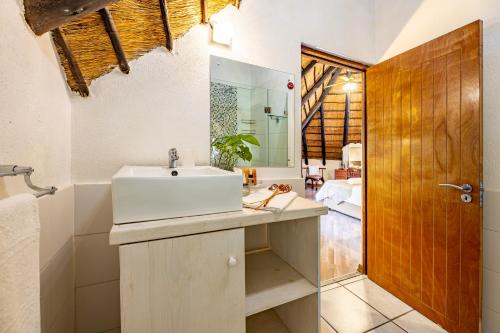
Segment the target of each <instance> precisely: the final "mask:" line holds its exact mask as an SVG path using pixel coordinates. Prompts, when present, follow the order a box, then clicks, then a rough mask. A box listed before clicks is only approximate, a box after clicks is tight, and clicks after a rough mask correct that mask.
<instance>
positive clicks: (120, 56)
mask: <svg viewBox="0 0 500 333" xmlns="http://www.w3.org/2000/svg"><path fill="white" fill-rule="evenodd" d="M99 14H101V18H102V21H103V22H104V26H105V27H106V32H107V33H108V36H109V39H110V40H111V44H112V45H113V50H115V54H116V59H117V60H118V66H119V67H120V70H121V71H122V72H123V73H125V74H128V73H129V72H130V67H129V65H128V62H127V58H126V57H125V52H123V48H122V43H121V42H120V37H119V36H118V32H117V31H116V27H115V22H114V21H113V17H111V13H110V12H109V10H108V9H107V8H103V9H100V10H99Z"/></svg>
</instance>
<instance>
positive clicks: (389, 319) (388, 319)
mask: <svg viewBox="0 0 500 333" xmlns="http://www.w3.org/2000/svg"><path fill="white" fill-rule="evenodd" d="M356 282H357V281H356ZM342 287H344V286H342ZM344 289H345V290H347V291H348V292H350V293H351V294H353V295H354V296H355V297H356V298H358V299H360V300H361V301H362V302H363V303H365V304H366V305H368V306H369V307H370V308H372V309H373V310H375V311H376V312H378V313H379V314H380V315H381V316H382V317H384V318H385V319H387V322H389V321H391V318H389V317H387V316H386V315H384V314H383V313H382V312H380V311H379V310H377V309H375V308H374V307H373V306H372V305H371V304H370V303H368V302H367V301H365V300H364V299H362V298H361V297H359V296H358V295H356V294H355V293H354V292H352V291H350V290H349V289H347V288H346V287H344ZM377 327H378V326H377ZM367 332H368V331H367Z"/></svg>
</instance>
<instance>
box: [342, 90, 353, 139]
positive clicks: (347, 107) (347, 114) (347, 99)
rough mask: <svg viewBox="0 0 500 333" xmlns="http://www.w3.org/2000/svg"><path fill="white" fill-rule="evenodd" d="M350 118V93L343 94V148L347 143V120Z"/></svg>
mask: <svg viewBox="0 0 500 333" xmlns="http://www.w3.org/2000/svg"><path fill="white" fill-rule="evenodd" d="M350 117H351V93H349V92H347V93H346V94H345V114H344V134H343V139H342V143H343V145H344V146H346V145H347V143H348V141H349V119H350Z"/></svg>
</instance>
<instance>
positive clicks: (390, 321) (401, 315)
mask: <svg viewBox="0 0 500 333" xmlns="http://www.w3.org/2000/svg"><path fill="white" fill-rule="evenodd" d="M365 279H366V278H365ZM362 280H364V279H361V280H358V281H362ZM358 281H353V282H351V283H354V282H358ZM351 283H348V284H346V285H349V284H351ZM342 287H344V286H342ZM344 288H345V287H344ZM345 289H346V290H347V291H349V292H350V293H351V294H353V295H354V296H356V297H357V298H359V299H360V300H361V301H363V302H364V303H365V304H367V305H368V306H369V307H371V308H372V309H374V310H375V311H376V312H378V313H379V314H381V315H382V316H383V317H384V318H386V319H387V320H388V321H387V322H385V323H383V324H380V325H378V326H375V327H373V328H370V329H368V330H367V331H365V332H362V333H366V332H370V331H372V330H374V329H376V328H379V327H381V326H384V325H386V324H388V323H393V324H394V325H396V326H397V327H399V328H400V329H402V330H403V331H404V332H408V331H406V330H405V329H404V328H403V327H401V326H399V325H398V324H396V323H395V322H394V320H396V319H398V318H401V317H403V316H404V315H407V314H408V313H410V312H412V311H415V309H413V308H411V310H409V311H407V312H405V313H402V314H400V315H398V316H396V317H394V318H392V319H391V318H389V317H387V316H386V315H384V314H383V313H382V312H380V311H379V310H377V309H376V308H375V307H374V306H372V305H371V304H370V303H368V302H366V301H365V300H364V299H362V298H361V297H359V296H358V295H356V294H355V293H354V292H352V291H351V290H349V289H348V288H345ZM384 290H385V289H384ZM386 292H387V290H386ZM389 294H390V293H389ZM391 295H392V294H391ZM405 304H406V303H405ZM406 305H408V304H406Z"/></svg>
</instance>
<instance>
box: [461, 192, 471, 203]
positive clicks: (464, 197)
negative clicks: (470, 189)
mask: <svg viewBox="0 0 500 333" xmlns="http://www.w3.org/2000/svg"><path fill="white" fill-rule="evenodd" d="M460 198H461V199H462V201H463V202H465V203H470V202H472V195H470V194H462V195H461V196H460Z"/></svg>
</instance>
